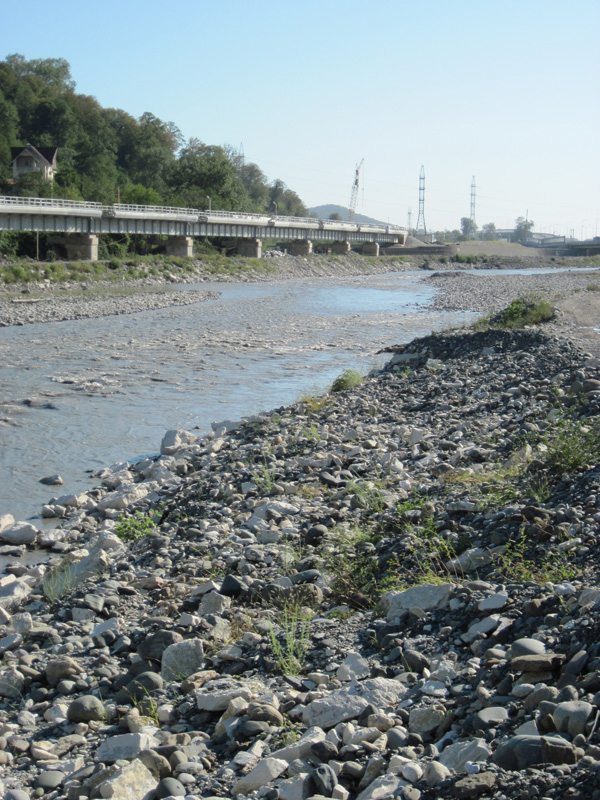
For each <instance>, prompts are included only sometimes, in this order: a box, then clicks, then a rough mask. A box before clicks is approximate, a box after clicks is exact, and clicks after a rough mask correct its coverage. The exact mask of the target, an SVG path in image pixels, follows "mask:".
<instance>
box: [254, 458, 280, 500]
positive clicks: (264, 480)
mask: <svg viewBox="0 0 600 800" xmlns="http://www.w3.org/2000/svg"><path fill="white" fill-rule="evenodd" d="M252 480H253V482H254V483H255V484H256V486H257V488H258V489H259V490H260V491H261V492H262V493H263V494H270V493H271V491H272V490H273V486H275V466H274V465H273V466H272V467H270V466H269V465H268V463H267V459H266V458H263V463H262V464H261V466H260V471H259V472H253V473H252Z"/></svg>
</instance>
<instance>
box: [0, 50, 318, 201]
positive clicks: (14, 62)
mask: <svg viewBox="0 0 600 800" xmlns="http://www.w3.org/2000/svg"><path fill="white" fill-rule="evenodd" d="M26 144H33V145H34V146H40V147H58V173H57V175H56V177H55V181H54V183H49V182H48V181H44V180H41V179H40V178H39V176H36V175H28V176H27V179H25V178H23V179H22V180H19V181H18V182H17V183H13V181H12V176H11V174H10V168H9V167H10V148H11V147H17V146H23V145H26ZM0 193H1V194H16V195H21V196H42V197H43V196H54V197H66V198H72V199H84V200H96V201H101V202H103V203H107V204H111V203H115V202H117V200H118V199H119V198H120V199H121V202H128V203H136V204H150V205H160V204H169V205H174V206H192V207H194V208H207V207H208V205H209V203H210V204H211V206H212V208H215V209H216V208H220V209H226V210H236V211H253V212H258V213H273V212H274V208H275V205H277V211H278V213H279V214H289V215H298V216H304V215H305V214H306V213H307V212H306V208H305V206H304V204H303V203H302V201H301V200H300V198H299V197H298V195H297V194H296V193H295V192H293V191H292V190H291V189H288V188H287V187H286V185H285V184H284V183H283V182H282V181H280V180H275V181H273V182H272V183H268V181H267V179H266V177H265V175H264V174H263V172H262V171H261V169H260V168H259V167H258V166H257V165H256V164H246V163H245V161H244V158H243V156H242V155H240V153H238V152H237V151H236V150H235V149H234V148H232V147H231V146H228V145H224V146H222V147H221V146H217V145H210V144H205V143H204V142H202V141H200V140H199V139H197V138H192V139H190V140H189V141H187V142H186V141H185V139H184V137H183V136H182V134H181V131H180V130H179V129H178V128H177V126H176V125H174V124H173V123H172V122H165V121H163V120H161V119H159V118H158V117H156V116H155V115H154V114H152V113H150V112H145V113H144V114H142V115H141V117H140V118H139V119H136V118H135V117H133V116H131V115H130V114H128V113H127V112H126V111H123V110H121V109H115V108H103V107H102V106H101V105H100V104H99V103H98V101H97V100H96V99H95V98H94V97H90V96H87V95H84V94H78V93H76V92H75V81H74V80H73V78H72V77H71V69H70V66H69V63H68V62H67V61H66V60H65V59H64V58H46V59H33V60H31V61H28V60H27V59H26V58H25V57H24V56H22V55H19V54H17V53H15V54H13V55H9V56H7V57H6V59H5V60H4V61H0ZM208 198H210V201H209V200H208Z"/></svg>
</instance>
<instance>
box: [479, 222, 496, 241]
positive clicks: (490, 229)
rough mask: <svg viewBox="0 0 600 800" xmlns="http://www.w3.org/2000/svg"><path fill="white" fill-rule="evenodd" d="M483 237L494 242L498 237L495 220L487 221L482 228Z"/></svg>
mask: <svg viewBox="0 0 600 800" xmlns="http://www.w3.org/2000/svg"><path fill="white" fill-rule="evenodd" d="M481 238H482V239H484V240H485V241H486V242H493V241H494V240H495V239H496V226H495V225H494V223H493V222H487V223H486V224H485V225H484V226H483V228H482V229H481Z"/></svg>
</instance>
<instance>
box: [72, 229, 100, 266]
mask: <svg viewBox="0 0 600 800" xmlns="http://www.w3.org/2000/svg"><path fill="white" fill-rule="evenodd" d="M65 247H66V249H67V260H68V261H98V237H97V236H94V234H93V233H73V234H71V235H70V236H66V237H65Z"/></svg>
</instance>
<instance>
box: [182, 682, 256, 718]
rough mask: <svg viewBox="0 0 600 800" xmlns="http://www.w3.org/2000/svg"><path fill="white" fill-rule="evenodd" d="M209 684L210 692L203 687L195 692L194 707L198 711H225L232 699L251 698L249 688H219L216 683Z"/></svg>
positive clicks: (240, 686) (236, 686)
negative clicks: (195, 706)
mask: <svg viewBox="0 0 600 800" xmlns="http://www.w3.org/2000/svg"><path fill="white" fill-rule="evenodd" d="M211 684H212V686H211V687H210V688H211V691H209V690H208V689H207V688H206V687H205V688H202V689H198V691H197V692H196V705H197V707H198V709H199V710H200V711H225V709H226V708H227V706H228V705H229V702H230V701H231V700H233V698H234V697H244V698H246V700H251V699H252V697H253V692H252V689H251V688H250V686H245V685H243V684H237V685H232V684H228V685H227V686H223V687H221V686H219V682H217V681H211ZM215 684H217V685H215Z"/></svg>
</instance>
